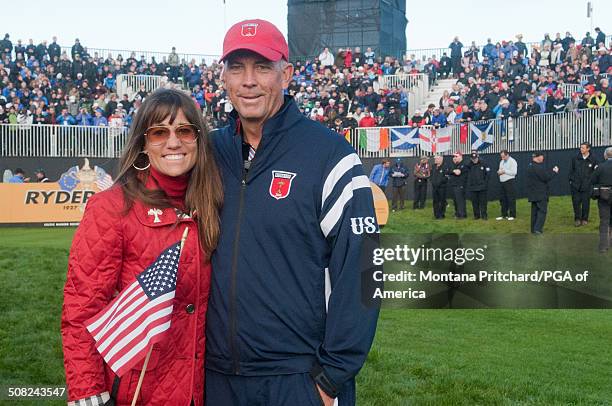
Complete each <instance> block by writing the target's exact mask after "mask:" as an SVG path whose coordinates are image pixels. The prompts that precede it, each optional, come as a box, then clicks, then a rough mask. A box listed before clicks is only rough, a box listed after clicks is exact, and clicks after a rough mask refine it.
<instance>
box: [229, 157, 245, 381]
mask: <svg viewBox="0 0 612 406" xmlns="http://www.w3.org/2000/svg"><path fill="white" fill-rule="evenodd" d="M246 180H247V172H246V171H245V170H244V168H242V184H241V185H240V203H239V205H238V219H237V222H236V235H235V237H234V252H233V258H232V274H231V281H230V283H231V285H230V350H231V353H232V364H233V373H234V374H235V375H240V354H239V352H238V338H237V332H236V330H237V320H236V317H237V316H236V308H237V307H238V304H237V303H236V274H237V272H238V247H239V246H240V244H239V241H240V223H241V222H242V210H243V208H242V207H243V206H244V192H245V190H246Z"/></svg>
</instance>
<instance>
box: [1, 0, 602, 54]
mask: <svg viewBox="0 0 612 406" xmlns="http://www.w3.org/2000/svg"><path fill="white" fill-rule="evenodd" d="M7 1H8V0H7ZM586 3H587V2H586V1H584V0H511V1H501V2H500V1H487V0H460V1H458V0H452V1H451V0H439V1H437V2H431V1H423V0H407V10H408V11H407V18H408V20H409V23H408V28H407V30H406V36H407V43H408V48H409V49H418V48H442V47H447V46H448V45H449V43H450V41H451V40H452V37H453V36H455V35H458V36H459V37H460V39H461V40H462V42H463V43H464V44H469V43H470V41H472V40H475V41H477V43H479V44H480V43H484V42H485V41H486V38H487V37H488V36H491V37H492V38H493V40H494V41H496V40H500V41H501V40H503V39H514V36H515V35H516V34H517V33H519V32H520V33H522V34H523V36H524V41H527V42H528V41H539V40H541V39H542V37H543V34H544V33H545V32H550V33H551V36H553V37H554V33H556V32H558V31H561V33H562V36H564V35H565V31H567V30H569V31H570V32H572V34H573V35H574V36H575V37H576V38H578V37H579V38H582V37H583V36H584V34H585V32H586V31H587V30H590V29H591V21H590V19H587V17H586V8H587V6H586ZM592 3H593V7H594V20H593V24H594V25H593V27H595V26H598V25H599V26H600V27H601V28H602V30H603V31H604V32H605V33H606V34H611V33H612V20H611V19H610V16H612V0H592ZM25 4H26V5H25V6H20V5H19V3H13V5H12V6H6V7H2V24H1V27H2V28H0V29H2V30H4V31H5V32H8V33H9V34H10V35H11V40H13V42H15V40H17V39H18V38H21V39H22V40H24V43H25V44H27V39H29V38H32V39H33V40H34V43H35V44H38V43H39V42H40V41H42V40H43V39H47V40H49V41H50V40H51V37H52V36H53V35H56V36H57V37H58V42H59V43H60V45H64V46H69V45H72V44H73V43H74V39H75V38H77V37H78V38H79V39H80V40H81V44H83V45H84V46H87V47H91V48H112V49H130V50H149V51H163V52H165V51H168V50H169V49H170V48H171V47H172V46H176V47H177V51H178V52H185V53H198V54H209V55H219V54H220V53H221V46H222V42H223V34H224V32H225V28H226V27H229V26H231V25H232V24H233V23H235V22H238V21H240V20H243V19H248V18H263V19H267V20H269V21H272V22H273V23H275V24H276V25H277V26H278V27H279V28H280V29H281V31H283V32H284V33H285V34H286V32H287V1H286V0H278V1H274V0H226V4H225V5H224V4H223V0H189V1H173V2H168V1H165V0H147V1H145V2H129V1H110V2H108V1H106V2H91V3H87V2H83V0H78V1H77V0H59V1H49V0H44V1H43V0H28V1H27V2H25ZM168 4H171V5H173V7H168ZM606 15H607V16H608V18H607V20H606V18H605V16H606ZM606 24H607V25H606Z"/></svg>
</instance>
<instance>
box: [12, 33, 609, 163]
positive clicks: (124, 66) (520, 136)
mask: <svg viewBox="0 0 612 406" xmlns="http://www.w3.org/2000/svg"><path fill="white" fill-rule="evenodd" d="M585 40H586V39H583V40H582V41H581V42H580V43H579V41H576V40H574V39H573V38H571V35H568V36H566V38H563V39H561V38H560V37H559V38H557V39H555V40H552V39H550V38H549V37H547V38H545V39H544V40H543V41H542V42H541V43H527V44H524V43H522V42H521V39H520V38H519V40H518V41H517V42H516V43H513V42H512V41H500V42H499V43H497V44H493V43H488V44H486V45H484V46H482V47H479V46H476V45H474V44H472V46H470V47H469V48H468V47H463V48H460V52H461V54H460V56H459V60H456V59H457V56H456V55H452V57H453V58H450V57H448V56H446V54H447V53H450V51H449V50H448V49H443V48H441V49H437V50H408V51H406V54H405V56H404V57H403V58H399V59H398V58H394V57H389V56H377V55H374V56H372V55H369V56H368V59H366V58H365V57H364V55H361V54H360V53H357V52H355V53H353V54H352V55H350V56H349V55H346V54H345V53H344V52H342V53H339V54H337V55H335V62H336V64H335V65H333V66H329V67H324V66H323V64H321V63H320V61H319V58H317V57H315V58H312V59H300V58H299V57H295V56H294V57H293V58H294V63H295V67H296V69H295V76H294V78H293V81H292V82H291V84H290V85H289V88H288V89H287V92H288V94H289V95H291V96H293V97H294V99H295V100H296V101H297V103H298V105H299V107H300V109H301V111H302V112H303V114H305V115H306V116H308V117H310V118H312V119H314V120H317V121H320V122H321V123H323V124H324V125H327V126H328V127H330V128H332V129H334V130H336V131H338V132H339V133H341V134H344V135H345V136H346V137H347V139H349V140H350V142H351V143H352V144H353V145H354V146H355V147H356V148H357V150H358V151H359V152H360V155H361V156H363V157H376V158H378V157H382V156H413V155H415V154H417V155H418V154H421V153H423V152H428V150H427V149H428V147H427V146H422V145H421V144H420V142H418V143H415V142H414V141H411V143H409V144H410V145H403V146H401V145H400V148H394V147H393V141H394V140H393V137H392V135H393V134H394V133H395V134H401V135H402V136H403V137H404V138H405V134H406V133H407V130H405V129H404V130H401V129H400V130H398V131H395V132H393V131H391V132H388V131H387V132H385V134H388V137H389V139H388V142H384V143H383V144H381V145H389V146H388V147H386V148H381V149H379V150H376V151H372V150H371V148H368V147H367V145H365V144H364V142H363V137H360V136H359V134H360V131H361V130H363V129H362V128H361V127H369V129H368V132H367V134H377V133H380V128H381V127H400V128H401V127H402V126H404V127H405V126H406V125H410V124H413V123H415V122H419V123H420V124H419V126H421V125H425V127H423V129H424V130H425V132H426V131H427V128H429V127H428V126H433V128H434V129H439V128H444V127H447V126H448V127H450V128H449V129H448V130H447V131H449V132H450V133H451V139H452V142H451V146H452V148H451V149H452V150H454V149H463V150H466V149H469V148H470V147H471V143H468V142H465V140H463V141H461V136H462V134H463V135H464V136H465V132H466V131H468V132H469V131H470V128H468V129H467V130H466V126H467V127H473V125H474V123H476V122H479V121H483V120H495V125H494V126H491V128H490V129H489V132H490V135H491V139H492V140H493V142H492V143H491V145H490V149H489V150H488V151H491V152H493V151H498V150H500V149H509V150H511V151H513V150H516V151H526V150H532V149H559V148H573V147H575V146H576V145H577V143H578V142H579V140H584V139H589V140H591V141H592V143H593V145H594V146H598V145H607V144H609V143H610V111H609V108H608V107H609V105H610V100H611V99H612V93H611V88H610V84H609V80H608V78H609V75H610V74H611V72H612V55H610V50H609V49H608V48H606V43H609V42H610V37H605V36H604V37H603V41H598V43H597V44H594V43H591V42H594V41H591V42H588V41H586V42H585ZM551 49H552V51H551ZM0 51H1V52H0V59H1V60H2V63H0V155H2V156H12V157H19V156H38V157H57V156H88V157H109V158H111V157H116V156H117V154H118V152H119V151H120V148H117V145H118V144H119V145H121V144H122V143H123V142H124V141H125V138H126V134H127V128H128V127H129V125H130V122H131V120H132V117H133V115H134V113H135V112H136V111H137V110H138V107H139V105H140V103H141V102H142V99H143V98H144V97H146V96H147V95H148V94H149V93H150V92H151V91H153V90H155V89H156V88H159V87H164V86H165V87H168V86H175V87H180V88H183V89H184V90H185V91H188V92H190V93H191V95H192V97H193V99H194V101H195V102H196V103H198V105H199V106H200V108H201V109H202V112H203V114H205V115H206V116H207V117H208V119H209V123H210V124H211V127H217V126H222V125H223V124H224V123H225V122H226V116H227V114H228V113H229V112H230V111H231V110H232V107H231V103H230V102H229V100H228V98H227V95H226V93H225V90H224V88H223V84H222V81H221V80H220V73H221V68H222V66H221V65H220V64H218V63H217V61H216V59H215V57H214V56H212V55H198V54H178V53H176V52H175V50H172V51H171V52H169V53H167V54H164V53H162V52H152V51H129V50H109V49H97V48H86V47H84V46H83V45H81V44H80V43H79V42H78V41H77V42H75V44H74V45H73V46H71V47H62V46H59V45H58V44H57V43H56V42H55V41H53V42H52V43H51V44H49V45H47V44H46V41H45V42H43V43H41V44H39V45H38V46H35V47H34V46H27V47H24V46H23V45H20V44H19V43H16V44H15V45H13V44H12V43H11V42H10V40H8V38H7V39H5V40H3V41H0ZM102 55H106V57H103V56H102ZM122 55H129V56H128V57H127V58H126V59H124V58H123V56H122ZM138 56H139V57H138ZM198 61H199V62H198ZM451 68H453V72H451ZM455 68H456V69H455ZM436 109H439V110H440V112H435V110H436ZM416 112H419V113H420V114H421V115H420V116H419V115H415V113H416ZM434 116H435V119H434ZM534 116H538V117H537V118H534ZM421 117H422V119H423V121H420V119H421ZM415 119H416V120H415ZM432 120H433V121H432ZM434 121H435V122H434ZM468 124H469V125H468ZM66 125H67V126H69V128H65V126H66ZM58 126H61V128H60V127H58ZM91 127H95V128H91ZM591 129H596V130H595V131H591ZM361 133H363V131H361ZM92 134H93V135H92ZM413 135H414V133H413ZM395 141H397V139H396V140H395ZM395 144H396V145H397V142H396V143H395ZM438 152H444V151H440V150H439V149H438Z"/></svg>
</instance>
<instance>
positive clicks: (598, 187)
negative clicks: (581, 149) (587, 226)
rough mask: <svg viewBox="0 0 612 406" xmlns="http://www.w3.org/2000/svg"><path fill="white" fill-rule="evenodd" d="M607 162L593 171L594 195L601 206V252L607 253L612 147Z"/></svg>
mask: <svg viewBox="0 0 612 406" xmlns="http://www.w3.org/2000/svg"><path fill="white" fill-rule="evenodd" d="M604 158H605V159H606V161H605V162H603V163H601V164H599V166H598V167H597V169H595V172H593V177H592V180H591V182H592V184H593V188H594V189H593V192H594V193H593V195H594V196H596V197H597V206H598V207H599V252H601V253H602V254H605V253H606V252H607V251H608V250H609V249H610V242H611V241H612V147H608V148H607V149H606V152H605V153H604Z"/></svg>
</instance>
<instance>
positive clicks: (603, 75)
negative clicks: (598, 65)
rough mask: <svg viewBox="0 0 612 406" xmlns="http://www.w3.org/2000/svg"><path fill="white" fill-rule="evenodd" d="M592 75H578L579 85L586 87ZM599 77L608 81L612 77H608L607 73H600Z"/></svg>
mask: <svg viewBox="0 0 612 406" xmlns="http://www.w3.org/2000/svg"><path fill="white" fill-rule="evenodd" d="M593 76H594V75H580V83H582V84H583V85H586V84H588V83H589V80H590V79H591V78H592V77H593ZM599 76H600V77H601V78H606V79H608V80H610V79H612V77H611V76H612V75H610V74H609V73H600V74H599Z"/></svg>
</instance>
